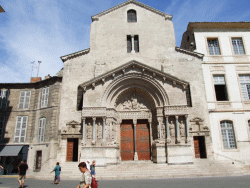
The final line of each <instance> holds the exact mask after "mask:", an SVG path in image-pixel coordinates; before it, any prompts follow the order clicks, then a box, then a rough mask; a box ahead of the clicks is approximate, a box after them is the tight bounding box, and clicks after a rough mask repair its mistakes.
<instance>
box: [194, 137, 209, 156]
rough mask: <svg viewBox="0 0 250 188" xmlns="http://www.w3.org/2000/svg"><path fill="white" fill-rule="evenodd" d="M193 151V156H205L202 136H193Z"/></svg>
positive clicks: (204, 144)
mask: <svg viewBox="0 0 250 188" xmlns="http://www.w3.org/2000/svg"><path fill="white" fill-rule="evenodd" d="M194 153H195V158H207V152H206V143H205V137H204V136H194Z"/></svg>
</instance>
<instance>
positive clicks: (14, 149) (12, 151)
mask: <svg viewBox="0 0 250 188" xmlns="http://www.w3.org/2000/svg"><path fill="white" fill-rule="evenodd" d="M22 148H23V146H4V147H3V148H2V149H1V151H0V156H17V155H18V154H19V152H20V150H21V149H22Z"/></svg>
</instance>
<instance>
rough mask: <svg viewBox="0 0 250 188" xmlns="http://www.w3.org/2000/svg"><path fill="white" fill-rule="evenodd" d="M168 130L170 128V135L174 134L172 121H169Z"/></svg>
mask: <svg viewBox="0 0 250 188" xmlns="http://www.w3.org/2000/svg"><path fill="white" fill-rule="evenodd" d="M169 130H170V136H171V137H174V136H175V124H174V122H173V121H171V122H170V124H169Z"/></svg>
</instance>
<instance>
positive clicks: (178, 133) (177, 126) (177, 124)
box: [175, 116, 181, 143]
mask: <svg viewBox="0 0 250 188" xmlns="http://www.w3.org/2000/svg"><path fill="white" fill-rule="evenodd" d="M178 118H179V117H178V116H175V121H176V135H177V138H176V142H177V143H180V141H181V139H180V130H179V121H178Z"/></svg>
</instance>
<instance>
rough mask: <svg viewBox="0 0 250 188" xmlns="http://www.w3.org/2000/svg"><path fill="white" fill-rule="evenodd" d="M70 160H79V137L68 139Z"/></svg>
mask: <svg viewBox="0 0 250 188" xmlns="http://www.w3.org/2000/svg"><path fill="white" fill-rule="evenodd" d="M66 161H68V162H77V161H78V138H68V139H67V158H66Z"/></svg>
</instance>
